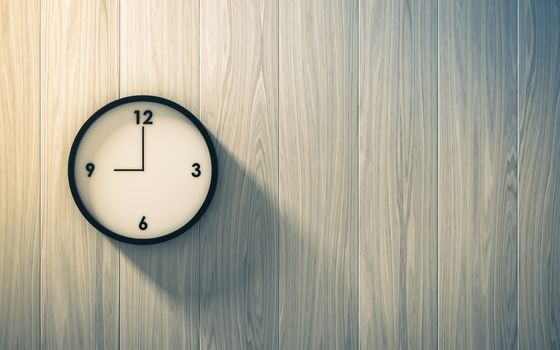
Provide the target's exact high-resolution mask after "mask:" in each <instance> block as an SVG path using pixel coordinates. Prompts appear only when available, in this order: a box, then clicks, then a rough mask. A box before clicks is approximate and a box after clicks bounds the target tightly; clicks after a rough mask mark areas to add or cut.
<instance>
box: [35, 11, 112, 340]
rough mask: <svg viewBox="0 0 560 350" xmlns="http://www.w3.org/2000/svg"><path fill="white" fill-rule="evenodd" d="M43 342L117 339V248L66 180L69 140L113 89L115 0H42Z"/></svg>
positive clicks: (110, 96)
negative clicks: (81, 206)
mask: <svg viewBox="0 0 560 350" xmlns="http://www.w3.org/2000/svg"><path fill="white" fill-rule="evenodd" d="M41 9H42V10H41V17H42V18H41V23H42V26H41V35H42V37H41V43H42V45H41V113H42V152H43V155H42V176H41V179H42V188H41V206H42V223H41V232H42V247H41V252H42V256H41V342H42V348H43V349H49V348H53V349H61V348H65V349H90V348H106V349H107V348H111V349H114V348H116V347H117V346H118V306H119V299H118V285H119V279H118V278H119V275H118V274H119V268H118V264H119V260H118V257H119V253H118V249H117V247H116V246H115V245H114V244H113V243H112V242H111V241H110V240H109V239H107V238H106V237H105V236H103V235H101V234H100V233H99V232H97V231H96V230H95V229H93V227H91V226H90V225H89V224H88V223H87V222H86V220H85V219H84V218H83V217H82V215H81V214H80V212H79V210H78V208H77V206H76V205H75V204H74V201H73V200H72V196H71V194H70V190H69V187H68V176H67V162H68V155H69V152H70V146H71V144H72V141H73V139H74V137H75V135H76V133H77V132H78V129H79V128H80V127H81V126H82V124H83V122H84V121H85V120H86V119H87V118H89V116H90V115H91V114H93V113H94V112H95V111H96V110H97V109H98V108H99V107H101V106H103V105H104V104H106V103H107V102H109V101H110V100H112V99H114V98H116V97H118V18H117V14H118V1H115V0H97V1H85V2H82V1H66V0H50V1H46V0H43V1H42V2H41Z"/></svg>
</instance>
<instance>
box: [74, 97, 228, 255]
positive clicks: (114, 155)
mask: <svg viewBox="0 0 560 350" xmlns="http://www.w3.org/2000/svg"><path fill="white" fill-rule="evenodd" d="M216 179H217V164H216V156H215V151H214V147H213V145H212V141H211V139H210V137H209V135H208V133H207V132H206V129H205V128H204V126H203V125H202V123H201V122H200V121H199V120H198V119H197V118H196V117H194V116H193V115H192V114H191V113H190V112H189V111H188V110H187V109H185V108H183V107H181V106H179V105H178V104H176V103H174V102H171V101H169V100H166V99H163V98H159V97H155V96H131V97H125V98H123V99H120V100H116V101H114V102H111V103H109V104H108V105H106V106H105V107H103V108H101V109H100V110H99V111H97V112H96V113H95V114H94V115H93V116H92V117H91V118H89V119H88V121H87V122H86V123H85V124H84V125H83V126H82V128H81V129H80V131H79V132H78V135H77V136H76V139H75V140H74V143H73V145H72V149H71V151H70V159H69V163H68V180H69V183H70V189H71V192H72V196H73V197H74V200H75V202H76V204H77V205H78V208H79V209H80V211H81V212H82V214H83V215H84V216H85V217H86V219H87V220H88V221H89V222H90V223H91V224H92V225H93V226H94V227H95V228H97V229H98V230H99V231H101V232H102V233H104V234H106V235H108V236H110V237H111V238H114V239H118V240H120V241H124V242H128V243H137V244H150V243H157V242H161V241H165V240H168V239H171V238H173V237H175V236H178V235H179V234H181V233H183V232H184V231H186V230H187V229H188V228H189V227H191V226H192V225H193V224H194V223H195V222H196V221H197V220H198V219H199V218H200V216H201V215H202V214H203V212H204V211H205V210H206V208H207V207H208V205H209V204H210V201H211V199H212V196H213V193H214V188H215V185H216Z"/></svg>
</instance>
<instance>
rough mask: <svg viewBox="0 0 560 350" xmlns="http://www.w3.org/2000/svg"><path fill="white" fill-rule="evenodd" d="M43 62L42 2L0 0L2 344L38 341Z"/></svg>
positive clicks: (36, 344) (25, 344) (31, 345)
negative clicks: (41, 51) (40, 54)
mask: <svg viewBox="0 0 560 350" xmlns="http://www.w3.org/2000/svg"><path fill="white" fill-rule="evenodd" d="M22 28H25V29H26V30H25V31H23V30H22ZM22 43H25V45H22ZM39 62H40V58H39V4H38V3H37V1H27V0H26V1H0V349H36V348H38V347H39V341H40V330H39V327H40V326H39V324H40V323H39V322H40V321H39V318H40V316H39V299H40V292H41V289H40V288H39V269H40V239H39V238H40V237H39V235H40V227H39V226H40V221H39V220H40V218H39V210H40V208H39V198H40V193H39V184H40V176H39V173H40V137H39V135H40V115H39V111H40V107H39Z"/></svg>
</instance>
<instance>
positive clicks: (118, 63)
mask: <svg viewBox="0 0 560 350" xmlns="http://www.w3.org/2000/svg"><path fill="white" fill-rule="evenodd" d="M121 5H122V1H121V0H119V3H118V11H117V20H118V25H117V28H118V40H119V43H118V50H119V52H118V62H117V71H118V72H117V74H118V97H119V98H120V97H121V52H122V50H121V43H122V42H121V31H122V28H121V24H122V19H121ZM117 246H118V247H119V266H118V269H119V297H118V303H119V307H118V309H119V317H118V320H117V321H118V329H117V333H118V337H117V341H118V344H117V348H118V349H119V350H120V349H121V250H122V249H121V248H122V245H121V243H120V242H118V243H117Z"/></svg>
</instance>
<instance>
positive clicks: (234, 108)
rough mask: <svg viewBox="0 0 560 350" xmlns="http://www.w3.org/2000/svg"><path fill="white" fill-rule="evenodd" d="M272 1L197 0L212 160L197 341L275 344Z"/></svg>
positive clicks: (206, 344) (228, 345) (225, 345)
mask: <svg viewBox="0 0 560 350" xmlns="http://www.w3.org/2000/svg"><path fill="white" fill-rule="evenodd" d="M277 11H278V4H277V1H275V0H266V1H260V0H250V1H237V0H225V1H216V0H210V1H203V2H202V3H201V94H202V95H201V110H202V113H201V114H202V119H203V122H204V123H205V124H206V125H207V126H208V128H209V129H210V130H211V132H212V133H213V134H214V135H215V140H216V142H217V153H218V160H219V177H218V187H217V191H216V195H215V197H214V201H213V203H212V205H211V207H210V209H209V211H208V212H207V213H206V214H205V217H204V218H202V220H201V239H202V240H203V242H204V244H203V246H202V247H203V248H202V252H203V255H202V256H201V259H202V260H201V280H202V288H203V290H202V294H201V299H200V302H201V308H200V313H201V347H202V348H203V349H275V348H277V346H278V204H277V200H278V196H277V191H278V141H277V125H278V113H277V109H278V88H277V87H278V74H277V73H278V22H277V17H278V12H277Z"/></svg>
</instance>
